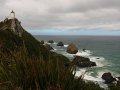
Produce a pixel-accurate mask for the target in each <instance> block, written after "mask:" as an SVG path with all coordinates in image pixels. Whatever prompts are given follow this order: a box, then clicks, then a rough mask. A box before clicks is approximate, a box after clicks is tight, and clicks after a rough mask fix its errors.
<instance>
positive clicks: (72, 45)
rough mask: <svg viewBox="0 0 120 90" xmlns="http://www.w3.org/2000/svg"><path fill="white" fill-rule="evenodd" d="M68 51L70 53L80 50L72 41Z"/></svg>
mask: <svg viewBox="0 0 120 90" xmlns="http://www.w3.org/2000/svg"><path fill="white" fill-rule="evenodd" d="M67 52H68V53H70V54H76V53H77V52H78V48H77V47H76V46H75V45H74V44H73V43H71V44H69V45H68V47H67Z"/></svg>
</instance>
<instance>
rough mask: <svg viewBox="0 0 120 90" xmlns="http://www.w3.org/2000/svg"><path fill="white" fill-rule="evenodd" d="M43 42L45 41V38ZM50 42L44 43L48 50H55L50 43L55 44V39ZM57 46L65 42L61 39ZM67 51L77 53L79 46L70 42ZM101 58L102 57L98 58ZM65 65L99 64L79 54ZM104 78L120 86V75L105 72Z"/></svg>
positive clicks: (62, 45) (86, 65)
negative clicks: (115, 75)
mask: <svg viewBox="0 0 120 90" xmlns="http://www.w3.org/2000/svg"><path fill="white" fill-rule="evenodd" d="M41 42H44V41H43V40H42V41H41ZM48 43H49V44H44V43H42V44H43V45H44V46H45V47H46V46H47V49H48V50H54V48H53V47H52V46H51V45H50V44H53V43H54V41H53V40H49V41H48ZM56 46H59V47H64V43H63V42H61V41H59V42H58V43H57V44H56ZM82 50H83V52H86V49H82ZM66 52H67V53H69V54H76V53H77V52H78V48H77V47H76V45H75V44H73V43H70V44H69V45H68V46H67V50H66ZM97 59H100V58H97ZM65 66H67V67H68V66H77V67H79V68H86V67H94V66H97V64H96V62H93V61H90V59H89V58H86V57H83V56H78V55H74V58H73V59H72V61H70V62H69V63H66V64H65ZM101 78H102V80H103V81H104V84H108V85H109V84H112V83H115V84H116V85H117V86H120V77H114V76H112V74H111V73H110V72H105V73H103V74H102V76H101Z"/></svg>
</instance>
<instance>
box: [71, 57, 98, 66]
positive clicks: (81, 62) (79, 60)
mask: <svg viewBox="0 0 120 90" xmlns="http://www.w3.org/2000/svg"><path fill="white" fill-rule="evenodd" d="M72 65H76V66H78V67H92V66H96V63H95V62H92V61H90V59H89V58H85V57H81V56H76V57H75V58H74V59H73V61H72Z"/></svg>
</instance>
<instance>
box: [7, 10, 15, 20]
mask: <svg viewBox="0 0 120 90" xmlns="http://www.w3.org/2000/svg"><path fill="white" fill-rule="evenodd" d="M8 19H15V12H14V11H13V10H12V12H11V13H10V16H9V18H8Z"/></svg>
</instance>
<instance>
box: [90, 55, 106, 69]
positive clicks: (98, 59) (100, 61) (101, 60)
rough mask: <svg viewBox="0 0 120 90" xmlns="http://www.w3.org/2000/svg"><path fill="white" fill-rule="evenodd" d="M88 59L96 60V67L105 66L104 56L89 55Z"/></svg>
mask: <svg viewBox="0 0 120 90" xmlns="http://www.w3.org/2000/svg"><path fill="white" fill-rule="evenodd" d="M89 59H90V61H93V62H96V64H97V67H103V66H105V64H106V63H105V58H103V57H94V56H91V57H89Z"/></svg>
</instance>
